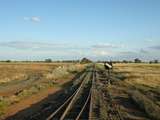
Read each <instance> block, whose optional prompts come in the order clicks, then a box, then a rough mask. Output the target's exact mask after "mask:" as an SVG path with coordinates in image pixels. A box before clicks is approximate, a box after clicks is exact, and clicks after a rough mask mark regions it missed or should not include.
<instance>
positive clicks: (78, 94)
mask: <svg viewBox="0 0 160 120" xmlns="http://www.w3.org/2000/svg"><path fill="white" fill-rule="evenodd" d="M92 71H93V70H89V71H88V73H87V76H86V77H85V79H83V81H82V82H81V84H80V86H79V88H78V89H77V90H76V91H75V92H74V93H73V94H72V95H71V96H70V97H69V98H68V99H67V100H66V101H65V102H64V103H63V104H62V105H61V106H60V107H59V108H58V109H57V110H56V111H55V112H53V113H52V114H50V115H49V116H48V117H47V119H46V120H64V119H71V120H79V119H88V117H89V111H90V109H89V105H90V99H91V86H92V77H93V76H92V75H93V72H92Z"/></svg>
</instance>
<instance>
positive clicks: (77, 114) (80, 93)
mask: <svg viewBox="0 0 160 120" xmlns="http://www.w3.org/2000/svg"><path fill="white" fill-rule="evenodd" d="M83 76H84V77H83V78H82V80H81V82H80V81H79V87H78V88H77V89H75V90H74V92H72V94H70V95H69V96H68V97H67V99H65V100H64V102H63V103H62V104H61V105H59V107H57V108H56V109H54V111H52V112H48V113H47V112H45V109H46V111H47V110H48V109H50V110H51V109H52V107H51V106H49V107H48V108H45V109H44V110H43V112H41V113H39V114H40V117H34V118H36V119H30V120H99V119H104V120H123V118H122V116H121V114H120V112H119V110H118V107H117V106H116V104H114V103H113V100H112V97H111V95H110V93H109V92H108V91H106V87H107V86H109V85H110V84H111V83H110V82H111V80H110V76H109V75H107V74H106V72H105V71H101V70H98V69H96V68H95V67H91V68H90V69H88V70H87V72H85V75H83ZM42 113H45V114H44V116H43V118H42V117H41V116H42V115H41V114H42Z"/></svg>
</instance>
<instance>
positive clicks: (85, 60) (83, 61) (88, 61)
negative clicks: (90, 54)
mask: <svg viewBox="0 0 160 120" xmlns="http://www.w3.org/2000/svg"><path fill="white" fill-rule="evenodd" d="M80 63H81V64H86V63H92V61H91V60H89V59H87V58H83V59H82V60H81V61H80Z"/></svg>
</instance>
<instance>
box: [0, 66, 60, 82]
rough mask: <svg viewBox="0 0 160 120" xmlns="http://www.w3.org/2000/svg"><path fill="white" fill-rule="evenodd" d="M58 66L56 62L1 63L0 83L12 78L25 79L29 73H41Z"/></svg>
mask: <svg viewBox="0 0 160 120" xmlns="http://www.w3.org/2000/svg"><path fill="white" fill-rule="evenodd" d="M57 66H59V65H58V64H42V63H40V64H37V63H32V64H29V63H26V64H25V63H1V64H0V84H2V83H7V82H10V81H13V80H25V79H26V78H27V77H28V76H29V75H30V74H35V73H39V74H43V73H47V72H49V71H51V70H52V69H54V68H56V67H57Z"/></svg>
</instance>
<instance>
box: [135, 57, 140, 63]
mask: <svg viewBox="0 0 160 120" xmlns="http://www.w3.org/2000/svg"><path fill="white" fill-rule="evenodd" d="M134 62H135V63H141V62H142V61H141V60H140V59H139V58H136V59H134Z"/></svg>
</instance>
